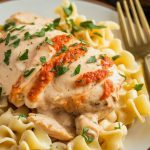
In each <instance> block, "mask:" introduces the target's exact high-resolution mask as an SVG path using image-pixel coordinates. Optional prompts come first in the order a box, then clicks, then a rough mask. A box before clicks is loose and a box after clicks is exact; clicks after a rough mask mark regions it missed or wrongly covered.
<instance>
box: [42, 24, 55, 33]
mask: <svg viewBox="0 0 150 150" xmlns="http://www.w3.org/2000/svg"><path fill="white" fill-rule="evenodd" d="M44 30H45V32H48V31H52V30H54V24H52V23H50V24H48V25H46V27H45V28H44Z"/></svg>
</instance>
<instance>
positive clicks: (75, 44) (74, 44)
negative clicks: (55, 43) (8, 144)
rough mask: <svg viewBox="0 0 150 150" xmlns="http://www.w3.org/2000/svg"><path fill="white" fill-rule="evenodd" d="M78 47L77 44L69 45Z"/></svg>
mask: <svg viewBox="0 0 150 150" xmlns="http://www.w3.org/2000/svg"><path fill="white" fill-rule="evenodd" d="M77 45H78V43H73V44H72V45H70V46H77Z"/></svg>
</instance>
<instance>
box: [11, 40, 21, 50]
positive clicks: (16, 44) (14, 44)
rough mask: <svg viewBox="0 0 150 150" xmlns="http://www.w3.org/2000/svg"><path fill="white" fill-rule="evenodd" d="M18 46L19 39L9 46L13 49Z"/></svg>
mask: <svg viewBox="0 0 150 150" xmlns="http://www.w3.org/2000/svg"><path fill="white" fill-rule="evenodd" d="M19 44H20V39H17V40H15V41H14V42H13V43H12V44H11V45H13V47H14V48H17V47H18V46H19Z"/></svg>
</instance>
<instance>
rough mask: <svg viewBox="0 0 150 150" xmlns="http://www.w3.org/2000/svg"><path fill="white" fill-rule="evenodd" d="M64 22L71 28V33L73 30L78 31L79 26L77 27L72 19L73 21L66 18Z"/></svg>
mask: <svg viewBox="0 0 150 150" xmlns="http://www.w3.org/2000/svg"><path fill="white" fill-rule="evenodd" d="M66 23H67V24H68V25H69V26H70V27H71V28H72V29H71V33H72V34H74V32H78V31H80V27H78V26H77V25H76V24H75V23H74V21H73V19H69V20H68V19H67V20H66Z"/></svg>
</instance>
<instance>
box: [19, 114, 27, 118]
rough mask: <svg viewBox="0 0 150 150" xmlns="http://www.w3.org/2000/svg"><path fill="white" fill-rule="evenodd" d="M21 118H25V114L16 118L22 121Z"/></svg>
mask: <svg viewBox="0 0 150 150" xmlns="http://www.w3.org/2000/svg"><path fill="white" fill-rule="evenodd" d="M22 118H27V115H25V114H20V115H19V116H18V119H22Z"/></svg>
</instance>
